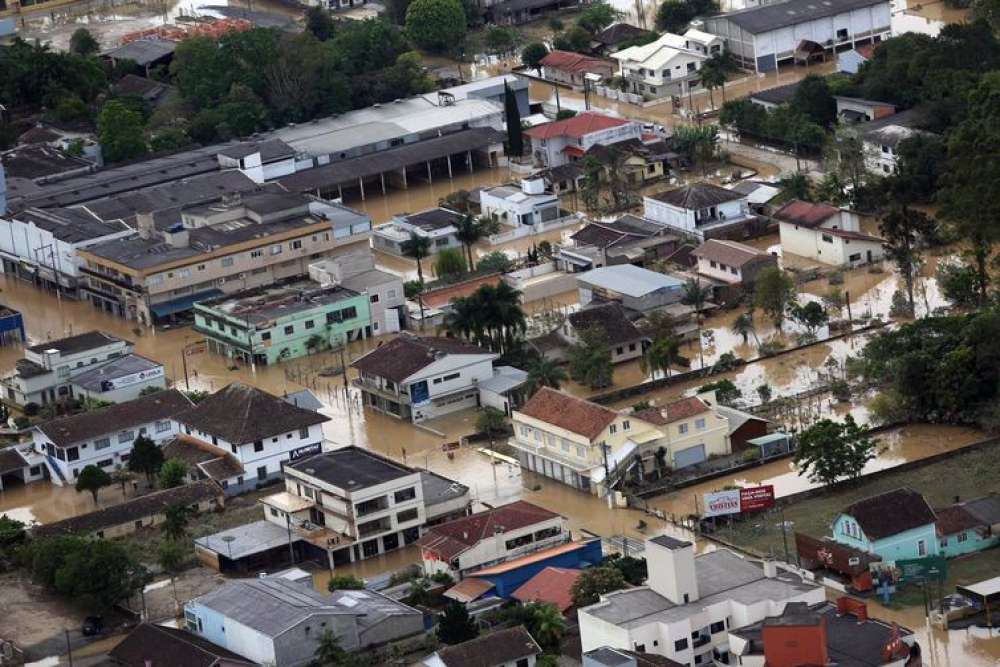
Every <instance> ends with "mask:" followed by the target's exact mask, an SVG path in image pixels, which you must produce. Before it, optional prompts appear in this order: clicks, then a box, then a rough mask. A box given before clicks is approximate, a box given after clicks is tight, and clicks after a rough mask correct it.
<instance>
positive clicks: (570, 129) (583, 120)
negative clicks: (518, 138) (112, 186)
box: [524, 111, 632, 139]
mask: <svg viewBox="0 0 1000 667" xmlns="http://www.w3.org/2000/svg"><path fill="white" fill-rule="evenodd" d="M631 122H632V121H630V120H626V119H624V118H613V117H611V116H605V115H603V114H599V113H595V112H593V111H586V112H584V113H581V114H577V115H575V116H573V117H572V118H567V119H565V120H557V121H554V122H551V123H545V124H544V125H537V126H535V127H532V128H529V129H527V130H525V131H524V133H525V134H526V135H528V136H529V137H531V138H532V139H551V138H553V137H572V138H574V139H579V138H580V137H583V136H584V135H587V134H590V133H591V132H599V131H601V130H607V129H609V128H612V127H619V126H621V125H628V124H630V123H631Z"/></svg>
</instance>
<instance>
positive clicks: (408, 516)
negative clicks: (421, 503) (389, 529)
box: [396, 507, 419, 523]
mask: <svg viewBox="0 0 1000 667" xmlns="http://www.w3.org/2000/svg"><path fill="white" fill-rule="evenodd" d="M418 514H419V513H418V512H417V508H416V507H412V508H410V509H408V510H403V511H402V512H399V513H397V514H396V523H406V522H407V521H413V520H414V519H416V518H417V517H418Z"/></svg>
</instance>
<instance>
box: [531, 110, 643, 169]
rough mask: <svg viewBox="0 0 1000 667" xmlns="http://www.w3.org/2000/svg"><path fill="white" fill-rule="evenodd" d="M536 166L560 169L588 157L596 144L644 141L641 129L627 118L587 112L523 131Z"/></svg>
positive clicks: (638, 124)
mask: <svg viewBox="0 0 1000 667" xmlns="http://www.w3.org/2000/svg"><path fill="white" fill-rule="evenodd" d="M524 136H525V137H527V139H528V142H529V144H530V145H529V147H528V150H527V151H526V152H527V153H528V154H530V155H531V158H532V161H533V162H534V164H535V166H536V167H538V168H540V169H542V168H552V167H558V166H561V165H564V164H567V163H568V162H572V161H573V160H578V159H580V158H582V157H583V156H584V154H586V152H587V151H588V150H589V149H590V147H591V146H594V145H596V144H614V143H617V142H619V141H626V140H628V139H640V138H641V137H642V125H641V124H640V123H636V122H634V121H631V120H626V119H624V118H615V117H613V116H605V115H604V114H599V113H597V112H594V111H585V112H583V113H580V114H577V115H576V116H573V117H572V118H566V119H565V120H557V121H553V122H551V123H545V124H543V125H536V126H535V127H532V128H529V129H527V130H525V131H524Z"/></svg>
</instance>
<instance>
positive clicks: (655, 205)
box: [642, 182, 756, 240]
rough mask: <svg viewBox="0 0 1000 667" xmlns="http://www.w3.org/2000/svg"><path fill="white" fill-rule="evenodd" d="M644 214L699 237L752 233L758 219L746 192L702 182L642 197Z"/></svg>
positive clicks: (744, 235)
mask: <svg viewBox="0 0 1000 667" xmlns="http://www.w3.org/2000/svg"><path fill="white" fill-rule="evenodd" d="M642 201H643V211H644V212H643V216H644V217H646V218H648V219H650V220H653V221H654V222H659V223H661V224H664V225H668V226H670V227H673V228H674V230H676V231H679V232H681V233H683V234H687V235H688V236H693V237H695V238H698V239H700V240H704V239H707V238H719V237H730V238H731V237H734V236H737V237H746V236H749V235H750V231H751V228H752V226H753V223H754V221H755V220H756V218H755V217H754V216H753V214H751V213H750V207H749V204H748V202H747V197H746V195H744V194H741V193H739V192H736V191H735V190H729V189H727V188H723V187H720V186H718V185H714V184H712V183H707V182H701V183H692V184H691V185H685V186H683V187H680V188H675V189H673V190H666V191H663V192H658V193H656V194H653V195H649V196H646V197H643V199H642Z"/></svg>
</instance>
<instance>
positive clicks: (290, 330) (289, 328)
mask: <svg viewBox="0 0 1000 667" xmlns="http://www.w3.org/2000/svg"><path fill="white" fill-rule="evenodd" d="M293 333H295V327H294V326H293V325H291V324H289V325H288V326H287V327H285V335H286V336H290V335H292V334H293Z"/></svg>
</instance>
